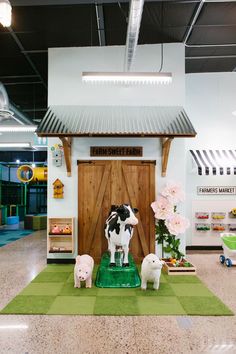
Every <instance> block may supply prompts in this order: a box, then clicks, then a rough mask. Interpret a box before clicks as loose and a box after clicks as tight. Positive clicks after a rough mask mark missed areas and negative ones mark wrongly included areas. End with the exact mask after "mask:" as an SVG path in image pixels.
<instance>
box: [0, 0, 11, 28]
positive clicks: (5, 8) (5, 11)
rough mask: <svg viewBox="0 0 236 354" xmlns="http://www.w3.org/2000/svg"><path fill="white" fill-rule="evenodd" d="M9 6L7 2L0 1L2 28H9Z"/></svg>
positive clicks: (6, 0)
mask: <svg viewBox="0 0 236 354" xmlns="http://www.w3.org/2000/svg"><path fill="white" fill-rule="evenodd" d="M11 10H12V7H11V4H10V2H9V1H8V0H0V23H1V24H2V25H3V27H10V26H11Z"/></svg>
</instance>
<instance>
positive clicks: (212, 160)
mask: <svg viewBox="0 0 236 354" xmlns="http://www.w3.org/2000/svg"><path fill="white" fill-rule="evenodd" d="M190 153H191V155H192V157H193V159H194V161H195V163H196V166H197V170H198V174H199V175H209V174H212V175H231V174H234V175H236V150H190Z"/></svg>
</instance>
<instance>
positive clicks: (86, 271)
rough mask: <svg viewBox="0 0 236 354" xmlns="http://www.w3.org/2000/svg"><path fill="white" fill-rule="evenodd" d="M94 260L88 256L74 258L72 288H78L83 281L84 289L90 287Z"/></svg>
mask: <svg viewBox="0 0 236 354" xmlns="http://www.w3.org/2000/svg"><path fill="white" fill-rule="evenodd" d="M93 267H94V260H93V258H92V257H91V256H89V255H88V254H83V255H82V256H77V257H76V263H75V268H74V287H75V288H80V287H81V281H85V287H86V288H91V287H92V274H93Z"/></svg>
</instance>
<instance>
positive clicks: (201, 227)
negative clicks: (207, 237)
mask: <svg viewBox="0 0 236 354" xmlns="http://www.w3.org/2000/svg"><path fill="white" fill-rule="evenodd" d="M195 229H196V231H210V230H211V225H210V224H199V223H196V224H195Z"/></svg>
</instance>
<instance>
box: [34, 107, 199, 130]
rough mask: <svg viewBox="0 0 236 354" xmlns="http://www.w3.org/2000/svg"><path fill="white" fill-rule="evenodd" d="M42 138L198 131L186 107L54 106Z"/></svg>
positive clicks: (45, 121)
mask: <svg viewBox="0 0 236 354" xmlns="http://www.w3.org/2000/svg"><path fill="white" fill-rule="evenodd" d="M37 134H38V135H40V136H176V137H178V136H179V137H181V136H186V137H188V136H189V137H192V136H195V135H196V132H195V130H194V128H193V126H192V124H191V122H190V120H189V118H188V116H187V114H186V112H185V110H184V109H183V107H177V106H176V107H172V106H170V107H161V106H157V107H153V106H151V107H149V106H146V107H143V106H141V107H136V106H135V107H133V106H51V107H49V109H48V111H47V113H46V115H45V117H44V118H43V120H42V122H41V124H40V125H39V127H38V129H37Z"/></svg>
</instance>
